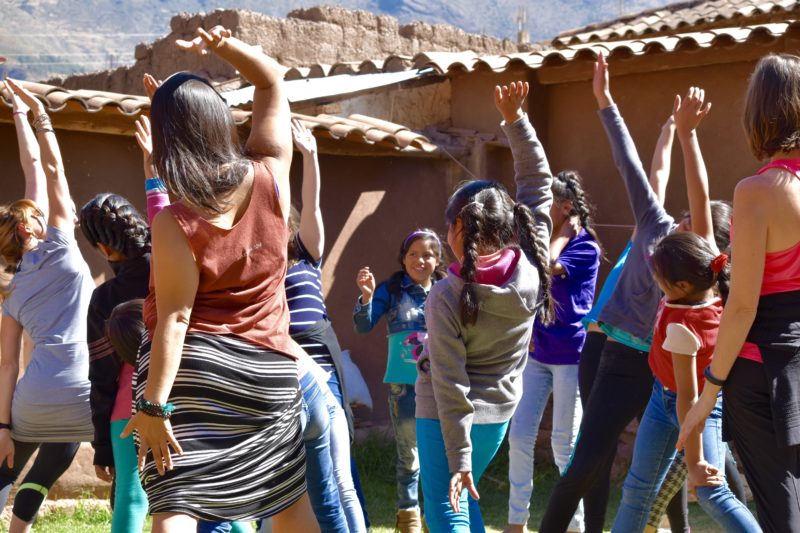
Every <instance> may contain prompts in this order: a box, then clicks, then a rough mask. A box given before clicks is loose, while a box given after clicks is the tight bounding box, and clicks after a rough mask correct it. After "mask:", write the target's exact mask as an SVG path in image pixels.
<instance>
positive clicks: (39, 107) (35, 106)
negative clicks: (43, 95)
mask: <svg viewBox="0 0 800 533" xmlns="http://www.w3.org/2000/svg"><path fill="white" fill-rule="evenodd" d="M6 87H8V88H9V89H10V90H11V92H12V93H13V94H14V95H15V96H16V97H17V98H19V100H20V101H21V103H22V104H24V105H25V106H26V108H27V109H30V110H31V111H33V114H34V115H36V116H38V115H41V114H42V113H44V104H43V103H42V101H41V100H39V99H38V98H36V97H35V96H34V95H33V93H31V92H30V91H28V90H27V89H25V88H24V87H23V86H22V85H20V84H19V82H16V81H14V80H12V79H11V78H6Z"/></svg>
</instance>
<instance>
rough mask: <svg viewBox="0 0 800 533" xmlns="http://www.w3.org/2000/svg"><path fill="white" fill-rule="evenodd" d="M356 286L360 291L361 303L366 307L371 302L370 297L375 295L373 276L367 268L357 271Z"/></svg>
mask: <svg viewBox="0 0 800 533" xmlns="http://www.w3.org/2000/svg"><path fill="white" fill-rule="evenodd" d="M356 285H358V288H359V289H360V290H361V303H362V304H365V305H366V304H368V303H369V302H370V301H372V295H373V294H374V293H375V276H373V275H372V272H370V271H369V267H364V268H362V269H361V270H359V271H358V275H357V276H356Z"/></svg>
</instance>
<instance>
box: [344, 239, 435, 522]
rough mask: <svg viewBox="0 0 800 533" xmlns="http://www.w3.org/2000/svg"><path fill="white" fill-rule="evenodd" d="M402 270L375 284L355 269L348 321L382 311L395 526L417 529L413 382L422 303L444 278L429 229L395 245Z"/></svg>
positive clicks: (370, 318) (366, 326) (360, 323)
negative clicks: (355, 289) (355, 290)
mask: <svg viewBox="0 0 800 533" xmlns="http://www.w3.org/2000/svg"><path fill="white" fill-rule="evenodd" d="M398 261H399V263H400V266H401V270H398V271H397V272H395V273H394V274H393V275H392V276H391V277H390V278H389V279H388V280H386V281H384V282H383V283H381V284H380V285H378V286H377V288H376V286H375V277H374V276H373V275H372V272H370V269H369V267H364V268H362V269H361V270H360V271H359V272H358V276H357V278H356V283H357V285H358V288H359V289H360V290H361V296H360V298H359V299H358V301H357V302H356V306H355V310H354V312H353V321H354V323H355V328H356V331H357V332H359V333H366V332H368V331H370V330H372V328H373V327H375V325H376V324H377V323H378V321H379V320H380V318H381V317H382V316H384V315H386V326H387V329H388V332H389V335H388V340H389V349H388V357H387V362H386V374H385V375H384V378H383V381H384V383H388V384H389V416H390V417H391V421H392V429H393V430H394V434H395V443H396V447H397V448H396V449H397V462H396V466H395V468H396V471H395V477H396V480H397V507H398V511H397V522H396V526H397V529H398V530H399V531H400V532H401V533H419V532H420V531H421V528H422V523H421V513H420V509H419V458H418V454H417V437H416V425H415V420H414V411H415V409H416V403H415V398H416V395H415V393H414V383H415V382H416V380H417V358H418V355H419V350H420V347H421V344H422V341H423V340H424V337H425V332H426V326H425V302H426V299H427V298H428V293H429V291H430V290H431V288H432V287H433V286H434V284H435V283H436V282H437V281H438V280H440V279H442V278H443V277H444V276H445V273H444V266H443V259H442V243H441V241H440V240H439V236H438V235H437V234H436V232H434V231H433V230H430V229H427V228H421V229H416V230H414V231H412V232H411V233H409V234H408V236H407V237H406V238H405V239H403V242H402V243H401V244H400V253H399V254H398Z"/></svg>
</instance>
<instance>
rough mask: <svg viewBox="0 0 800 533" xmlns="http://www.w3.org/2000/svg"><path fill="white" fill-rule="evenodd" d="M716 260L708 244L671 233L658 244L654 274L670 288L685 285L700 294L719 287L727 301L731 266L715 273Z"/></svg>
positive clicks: (691, 235) (687, 234)
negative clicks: (679, 283)
mask: <svg viewBox="0 0 800 533" xmlns="http://www.w3.org/2000/svg"><path fill="white" fill-rule="evenodd" d="M717 257H718V255H717V254H715V253H714V250H713V249H712V248H711V245H710V244H709V243H708V241H707V240H705V239H704V238H702V237H700V236H699V235H697V234H696V233H692V232H688V231H686V232H680V233H671V234H669V235H667V236H666V237H664V238H663V239H661V240H660V241H658V243H656V245H655V247H654V248H653V255H652V258H651V261H652V265H653V272H654V273H655V274H656V275H657V276H659V277H660V278H661V279H662V280H664V281H665V282H666V283H668V284H670V285H676V284H677V283H678V282H680V281H685V282H686V283H689V284H690V285H691V286H692V287H694V288H695V289H696V290H697V291H705V290H708V289H711V288H714V287H716V288H718V290H719V293H720V295H722V297H723V298H726V297H727V295H728V289H729V287H730V265H728V264H725V265H724V267H722V268H721V269H719V271H718V272H716V271H715V268H714V266H713V262H714V261H715V259H717ZM725 263H727V261H725Z"/></svg>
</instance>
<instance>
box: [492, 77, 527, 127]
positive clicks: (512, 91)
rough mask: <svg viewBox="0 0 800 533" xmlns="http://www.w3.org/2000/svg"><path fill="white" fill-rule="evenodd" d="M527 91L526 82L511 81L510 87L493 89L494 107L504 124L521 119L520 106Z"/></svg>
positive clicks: (499, 86) (501, 86) (502, 86)
mask: <svg viewBox="0 0 800 533" xmlns="http://www.w3.org/2000/svg"><path fill="white" fill-rule="evenodd" d="M529 91H530V86H529V85H528V82H527V81H512V82H511V85H497V86H496V87H495V88H494V105H495V107H497V110H498V111H500V114H501V115H503V120H505V122H506V124H511V123H513V122H515V121H517V120H518V119H520V118H522V115H523V111H522V104H523V103H524V102H525V98H526V97H527V96H528V92H529Z"/></svg>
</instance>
